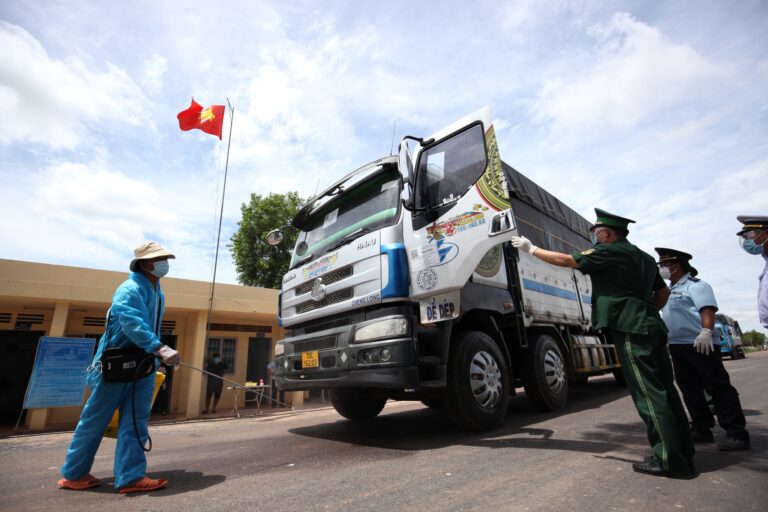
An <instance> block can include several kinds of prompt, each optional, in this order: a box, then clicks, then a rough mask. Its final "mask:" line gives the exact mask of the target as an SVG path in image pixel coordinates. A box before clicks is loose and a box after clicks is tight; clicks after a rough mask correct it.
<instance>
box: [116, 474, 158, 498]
mask: <svg viewBox="0 0 768 512" xmlns="http://www.w3.org/2000/svg"><path fill="white" fill-rule="evenodd" d="M166 485H168V480H163V479H162V478H157V479H154V478H149V477H148V476H145V477H144V478H142V479H141V480H136V481H135V482H133V483H130V484H128V485H126V486H125V487H122V488H121V489H120V494H128V493H129V492H147V491H156V490H158V489H162V488H163V487H165V486H166Z"/></svg>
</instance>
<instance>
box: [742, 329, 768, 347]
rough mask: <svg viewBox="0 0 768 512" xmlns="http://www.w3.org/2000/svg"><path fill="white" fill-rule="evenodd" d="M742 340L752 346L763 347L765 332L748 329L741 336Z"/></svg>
mask: <svg viewBox="0 0 768 512" xmlns="http://www.w3.org/2000/svg"><path fill="white" fill-rule="evenodd" d="M741 341H742V343H743V344H744V345H748V346H750V347H762V346H763V343H765V334H763V333H761V332H757V331H755V330H751V331H747V332H745V333H744V334H743V335H742V336H741Z"/></svg>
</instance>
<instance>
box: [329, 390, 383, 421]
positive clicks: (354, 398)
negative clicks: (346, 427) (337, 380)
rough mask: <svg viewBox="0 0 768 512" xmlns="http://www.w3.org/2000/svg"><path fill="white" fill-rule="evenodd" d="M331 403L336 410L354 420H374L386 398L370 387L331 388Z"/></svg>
mask: <svg viewBox="0 0 768 512" xmlns="http://www.w3.org/2000/svg"><path fill="white" fill-rule="evenodd" d="M330 391H331V405H333V408H334V409H336V412H338V413H339V414H341V415H342V416H344V417H345V418H347V419H348V420H352V421H365V420H372V419H373V418H375V417H376V416H378V415H379V413H380V412H381V410H382V409H384V404H385V403H386V402H387V400H386V398H378V397H376V396H374V395H373V393H371V391H370V390H368V389H355V388H338V389H331V390H330Z"/></svg>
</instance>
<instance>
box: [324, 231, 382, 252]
mask: <svg viewBox="0 0 768 512" xmlns="http://www.w3.org/2000/svg"><path fill="white" fill-rule="evenodd" d="M371 231H373V230H372V229H370V228H360V229H356V230H355V231H353V232H351V233H350V234H348V235H346V236H345V237H344V238H342V239H341V240H339V241H338V242H336V245H334V246H333V247H331V248H330V249H328V251H329V252H330V251H332V250H334V249H338V248H339V247H341V246H342V245H347V244H348V243H349V242H351V241H352V240H354V239H355V238H358V237H361V236H363V235H364V234H366V233H370V232H371Z"/></svg>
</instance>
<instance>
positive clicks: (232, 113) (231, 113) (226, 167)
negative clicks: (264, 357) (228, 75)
mask: <svg viewBox="0 0 768 512" xmlns="http://www.w3.org/2000/svg"><path fill="white" fill-rule="evenodd" d="M227 105H229V137H228V140H227V159H226V163H225V164H224V186H223V187H222V190H221V211H220V212H219V231H218V233H217V235H216V256H214V259H213V279H211V296H210V298H209V299H208V319H207V322H206V323H205V343H206V344H207V343H208V335H209V333H210V331H211V317H212V315H213V292H214V290H215V289H216V269H217V267H218V264H219V243H220V242H221V221H222V220H223V218H224V196H225V194H226V193H227V171H228V170H229V148H230V146H231V145H232V124H233V121H234V119H235V109H234V108H232V104H231V103H230V102H229V98H227Z"/></svg>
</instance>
